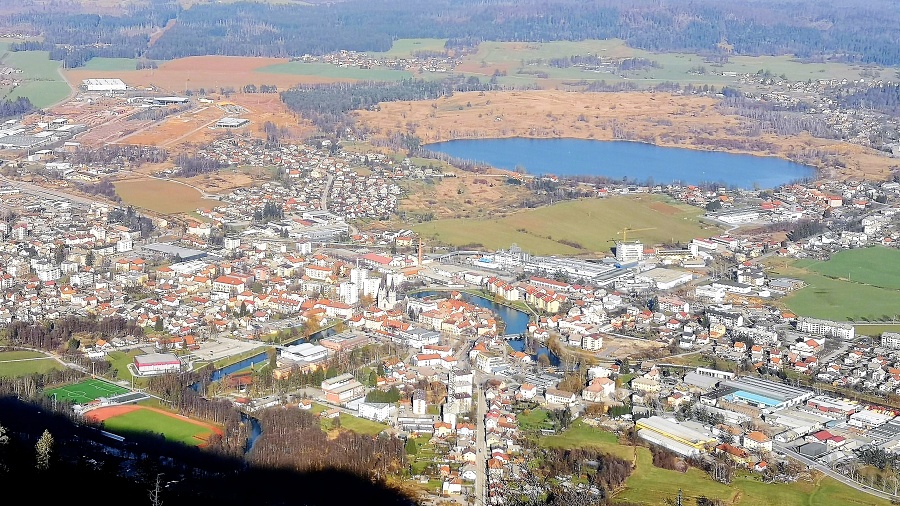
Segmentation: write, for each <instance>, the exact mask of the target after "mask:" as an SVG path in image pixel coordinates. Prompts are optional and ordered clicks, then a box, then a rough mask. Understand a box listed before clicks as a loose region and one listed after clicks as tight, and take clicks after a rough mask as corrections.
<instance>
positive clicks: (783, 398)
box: [723, 376, 814, 409]
mask: <svg viewBox="0 0 900 506" xmlns="http://www.w3.org/2000/svg"><path fill="white" fill-rule="evenodd" d="M724 386H726V387H728V390H730V391H726V392H723V395H724V397H723V398H724V399H725V400H726V401H731V402H744V403H747V404H751V405H754V406H759V407H765V408H776V409H777V408H785V407H788V406H797V405H798V404H800V403H802V402H804V401H805V400H807V399H809V398H811V397H812V396H813V395H814V394H813V392H812V391H810V390H805V389H802V388H796V387H792V386H789V385H785V384H782V383H775V382H774V381H768V380H764V379H760V378H753V377H750V376H745V377H742V378H738V379H733V380H729V381H726V382H725V383H724Z"/></svg>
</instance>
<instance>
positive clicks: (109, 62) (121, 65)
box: [82, 57, 138, 71]
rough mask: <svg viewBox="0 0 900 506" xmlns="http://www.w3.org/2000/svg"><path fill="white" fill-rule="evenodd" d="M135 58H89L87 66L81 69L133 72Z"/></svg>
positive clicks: (136, 61)
mask: <svg viewBox="0 0 900 506" xmlns="http://www.w3.org/2000/svg"><path fill="white" fill-rule="evenodd" d="M137 63H138V60H137V58H102V57H97V58H91V59H90V60H89V61H88V62H87V64H86V65H85V66H84V67H82V68H85V69H88V70H101V71H110V70H134V69H136V68H137Z"/></svg>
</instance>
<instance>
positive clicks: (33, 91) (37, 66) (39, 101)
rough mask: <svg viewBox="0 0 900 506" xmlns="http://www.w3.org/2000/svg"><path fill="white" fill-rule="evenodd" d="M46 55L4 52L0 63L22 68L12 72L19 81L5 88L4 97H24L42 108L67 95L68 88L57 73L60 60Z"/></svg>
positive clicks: (43, 52)
mask: <svg viewBox="0 0 900 506" xmlns="http://www.w3.org/2000/svg"><path fill="white" fill-rule="evenodd" d="M4 49H5V48H4ZM49 54H50V53H49V52H47V51H16V52H4V53H3V56H2V64H3V65H4V66H9V67H14V68H17V69H21V70H22V73H21V74H16V75H15V76H16V78H17V79H20V80H21V81H22V84H20V85H19V86H17V87H16V88H13V89H11V90H6V91H5V92H4V98H10V99H11V98H16V97H27V98H28V99H29V100H31V103H32V104H34V106H35V107H40V108H43V107H47V106H50V105H53V104H55V103H57V102H59V101H61V100H63V99H64V98H66V97H67V96H69V93H70V92H71V91H72V90H71V89H70V88H69V85H68V84H67V83H66V81H65V80H64V79H63V78H62V76H61V75H60V74H59V65H60V63H59V62H57V61H53V60H50V58H49Z"/></svg>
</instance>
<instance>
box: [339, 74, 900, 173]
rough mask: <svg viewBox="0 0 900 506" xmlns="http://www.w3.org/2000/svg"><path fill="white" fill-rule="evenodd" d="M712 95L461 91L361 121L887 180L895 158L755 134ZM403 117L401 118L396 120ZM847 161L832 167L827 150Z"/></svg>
mask: <svg viewBox="0 0 900 506" xmlns="http://www.w3.org/2000/svg"><path fill="white" fill-rule="evenodd" d="M717 103H718V101H717V100H716V99H714V98H711V97H695V96H680V95H671V94H666V93H651V92H627V93H576V92H563V91H557V90H535V91H496V92H484V93H481V92H472V93H456V94H454V95H453V96H452V97H446V98H441V99H437V100H433V101H415V102H390V103H384V104H381V106H380V108H379V110H378V111H359V112H357V113H356V116H357V117H358V119H359V121H360V122H361V123H362V124H364V125H366V126H368V127H370V128H371V129H372V130H373V131H376V132H379V135H380V136H383V137H384V138H387V137H389V136H390V135H392V134H394V133H398V132H400V133H410V132H407V130H406V127H404V126H403V125H410V124H413V125H415V132H414V134H415V135H416V136H417V137H419V139H421V141H422V143H423V144H428V143H432V142H442V141H448V140H455V139H488V138H512V137H523V138H533V139H541V138H573V139H593V140H607V141H612V140H629V141H639V142H646V143H650V144H653V145H656V146H662V147H680V148H689V149H698V150H704V151H722V152H727V153H736V154H749V155H756V156H775V157H779V158H783V159H786V160H790V161H794V162H798V163H803V164H807V165H810V166H814V167H817V168H819V169H820V174H821V176H822V177H828V178H832V177H833V178H840V179H846V178H853V177H855V178H867V179H887V178H889V177H890V167H891V166H892V165H893V164H894V163H895V162H894V161H893V160H892V159H891V158H889V157H887V156H882V155H881V154H879V153H878V152H877V151H875V150H872V149H869V148H864V147H862V146H857V145H855V144H849V143H846V142H840V141H835V140H828V139H819V138H815V137H812V136H809V135H797V136H790V137H781V136H776V135H773V134H767V133H761V134H759V135H754V136H751V135H748V134H747V133H746V132H748V131H749V128H748V127H749V122H748V120H746V119H744V118H741V117H738V116H731V115H725V114H722V113H721V112H720V111H719V110H718V109H717V107H716V104H717ZM398 117H403V118H405V121H404V122H403V124H400V123H398V122H397V121H396V118H398ZM823 155H824V156H829V157H835V158H837V159H839V160H840V161H841V162H843V164H844V165H845V167H844V168H841V169H837V168H833V167H826V166H825V165H824V163H823V162H822V156H823Z"/></svg>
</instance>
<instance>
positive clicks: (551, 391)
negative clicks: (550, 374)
mask: <svg viewBox="0 0 900 506" xmlns="http://www.w3.org/2000/svg"><path fill="white" fill-rule="evenodd" d="M544 398H545V399H546V400H547V404H560V405H563V406H568V405H569V404H573V403H575V401H576V400H577V399H576V397H575V394H573V393H572V392H566V391H565V390H557V389H555V388H548V389H547V391H546V392H545V393H544Z"/></svg>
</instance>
